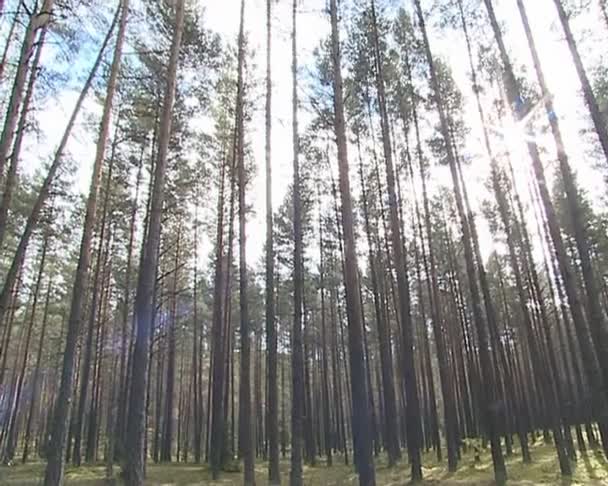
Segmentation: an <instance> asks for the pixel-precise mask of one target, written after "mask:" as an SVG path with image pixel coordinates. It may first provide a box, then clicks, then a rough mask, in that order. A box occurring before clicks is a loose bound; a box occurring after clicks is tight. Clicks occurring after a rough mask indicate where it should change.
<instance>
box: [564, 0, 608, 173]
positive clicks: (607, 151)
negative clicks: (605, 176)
mask: <svg viewBox="0 0 608 486" xmlns="http://www.w3.org/2000/svg"><path fill="white" fill-rule="evenodd" d="M553 3H554V4H555V8H556V9H557V15H558V17H559V21H560V23H561V25H562V29H563V30H564V35H565V36H566V43H567V44H568V49H569V50H570V55H571V56H572V61H573V62H574V67H575V68H576V74H577V75H578V79H579V81H580V83H581V86H582V88H583V95H584V97H585V102H586V103H587V108H588V109H589V114H590V115H591V120H592V121H593V125H594V127H595V131H596V133H597V136H598V138H599V141H600V145H601V147H602V150H603V152H604V156H605V157H606V162H608V130H607V129H606V121H605V119H604V116H603V115H602V112H601V111H600V107H599V105H598V102H597V98H596V97H595V93H594V92H593V88H592V87H591V82H590V81H589V76H587V70H586V69H585V65H584V64H583V60H582V58H581V55H580V53H579V50H578V46H577V45H576V40H574V35H573V34H572V29H571V28H570V19H569V15H568V14H567V13H566V9H565V8H564V5H563V3H562V0H553ZM603 12H604V14H605V7H604V10H603Z"/></svg>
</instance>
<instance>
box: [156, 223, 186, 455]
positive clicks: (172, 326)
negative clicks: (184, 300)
mask: <svg viewBox="0 0 608 486" xmlns="http://www.w3.org/2000/svg"><path fill="white" fill-rule="evenodd" d="M180 240H181V225H179V226H178V228H177V241H176V244H175V259H174V262H173V267H174V270H173V288H172V290H171V318H170V319H171V322H170V323H169V329H168V332H169V337H168V339H169V342H168V354H167V375H166V379H165V382H166V389H165V397H166V400H165V417H164V420H163V438H162V443H161V450H160V460H161V462H171V456H172V449H173V429H174V425H173V422H174V419H173V408H174V401H175V340H176V338H175V333H176V330H177V325H178V323H177V292H178V288H177V283H178V279H179V265H180V256H181V255H180ZM177 459H178V461H179V454H178V455H177Z"/></svg>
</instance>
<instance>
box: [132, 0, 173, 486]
mask: <svg viewBox="0 0 608 486" xmlns="http://www.w3.org/2000/svg"><path fill="white" fill-rule="evenodd" d="M183 26H184V0H177V1H176V4H175V30H174V32H173V39H172V42H171V53H170V57H169V64H168V67H167V85H166V88H165V96H164V101H163V111H162V116H161V121H160V134H159V142H158V158H157V161H156V167H155V173H154V189H153V192H152V201H151V206H150V218H149V221H148V231H147V235H146V240H145V242H144V257H143V260H142V263H141V268H140V272H139V279H138V282H137V293H136V297H135V316H136V326H137V334H136V337H135V348H134V352H133V372H132V380H131V392H130V396H129V402H130V403H129V420H128V427H127V447H126V453H127V459H126V464H125V466H124V474H125V478H126V480H127V482H128V483H129V484H130V485H132V486H143V484H144V466H145V456H144V440H145V439H144V437H145V435H146V429H145V427H146V387H147V378H148V363H149V347H150V334H151V331H152V329H151V323H152V320H153V314H154V308H153V298H154V287H155V280H156V266H157V263H158V251H159V241H160V232H161V217H162V209H163V201H164V191H165V172H166V166H167V152H168V148H169V139H170V136H171V121H172V113H173V101H174V99H175V88H176V83H177V65H178V58H179V51H180V46H181V41H182V32H183Z"/></svg>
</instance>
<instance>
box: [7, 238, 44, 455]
mask: <svg viewBox="0 0 608 486" xmlns="http://www.w3.org/2000/svg"><path fill="white" fill-rule="evenodd" d="M49 238H50V237H49V234H48V232H47V233H46V234H45V236H44V240H43V242H42V248H41V250H40V263H39V264H38V276H37V277H36V282H35V284H34V290H33V299H32V307H31V311H30V317H29V319H28V321H27V324H25V325H24V327H25V326H27V327H26V329H27V331H26V336H25V344H24V347H23V359H22V361H21V368H20V370H19V374H18V377H17V383H16V386H15V389H14V391H13V399H12V404H11V406H10V408H9V413H10V415H9V419H8V420H9V422H8V436H7V438H6V441H5V448H4V454H3V458H2V462H3V463H4V464H8V463H10V462H11V461H12V460H13V458H14V456H15V450H16V448H17V435H18V432H17V430H18V429H17V420H18V412H19V408H20V405H21V404H20V401H21V392H22V390H23V380H24V379H25V372H26V368H27V360H28V358H29V348H30V341H31V338H32V332H33V330H34V324H35V322H36V310H37V308H38V299H39V297H40V288H41V286H42V277H43V275H44V269H45V263H46V256H47V250H48V244H49Z"/></svg>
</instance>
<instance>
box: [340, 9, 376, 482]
mask: <svg viewBox="0 0 608 486" xmlns="http://www.w3.org/2000/svg"><path fill="white" fill-rule="evenodd" d="M330 16H331V58H332V67H333V70H332V74H333V76H332V78H333V79H332V82H333V94H334V130H335V134H336V144H337V149H338V170H339V179H340V196H341V202H342V212H341V214H342V228H343V231H344V257H345V265H344V267H345V272H344V273H345V274H344V280H345V286H346V311H347V315H348V338H349V339H348V340H349V348H350V368H351V393H352V403H353V425H354V430H355V433H356V439H355V450H356V457H357V470H358V473H359V484H360V485H361V486H375V484H376V474H375V468H374V461H373V457H372V435H371V427H370V418H371V416H370V410H369V400H368V396H367V395H368V385H367V383H366V377H365V358H364V350H363V332H364V330H363V327H362V325H361V315H362V309H361V302H360V300H359V276H358V270H357V256H356V255H357V250H356V242H355V235H354V221H353V207H352V199H351V190H350V181H349V166H348V152H347V143H346V122H345V119H344V95H343V82H342V72H341V69H342V66H341V64H342V63H341V55H340V38H339V30H338V5H337V1H336V0H330Z"/></svg>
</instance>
